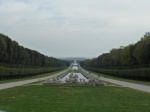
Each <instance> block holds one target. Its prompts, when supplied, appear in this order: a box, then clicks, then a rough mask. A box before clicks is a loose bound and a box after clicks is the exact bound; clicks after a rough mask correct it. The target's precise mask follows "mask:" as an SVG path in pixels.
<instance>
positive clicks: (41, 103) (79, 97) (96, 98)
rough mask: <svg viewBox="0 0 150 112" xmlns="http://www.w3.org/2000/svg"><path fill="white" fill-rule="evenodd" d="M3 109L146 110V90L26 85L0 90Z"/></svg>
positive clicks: (64, 111)
mask: <svg viewBox="0 0 150 112" xmlns="http://www.w3.org/2000/svg"><path fill="white" fill-rule="evenodd" d="M0 110H4V111H6V112H150V94H149V93H144V92H140V91H136V90H132V89H129V88H122V87H61V86H42V85H41V86H38V85H29V86H22V87H16V88H11V89H7V90H2V91H0Z"/></svg>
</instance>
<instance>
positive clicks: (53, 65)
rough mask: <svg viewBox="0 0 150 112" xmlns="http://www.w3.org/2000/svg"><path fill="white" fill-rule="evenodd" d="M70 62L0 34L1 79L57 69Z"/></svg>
mask: <svg viewBox="0 0 150 112" xmlns="http://www.w3.org/2000/svg"><path fill="white" fill-rule="evenodd" d="M67 66H69V63H68V62H66V61H62V60H59V59H56V58H53V57H48V56H45V55H43V54H41V53H39V52H37V51H35V50H30V49H28V48H24V47H23V46H21V45H19V44H18V43H17V42H16V41H13V40H11V38H9V37H8V36H6V35H4V34H0V79H3V78H12V76H13V77H15V78H16V76H17V77H20V75H21V76H27V75H28V76H29V75H33V74H34V75H36V74H39V73H47V72H51V71H56V70H59V69H63V68H65V67H67Z"/></svg>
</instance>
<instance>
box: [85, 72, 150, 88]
mask: <svg viewBox="0 0 150 112" xmlns="http://www.w3.org/2000/svg"><path fill="white" fill-rule="evenodd" d="M86 71H89V70H86ZM90 72H91V73H94V74H96V75H98V76H103V77H106V78H111V79H116V80H120V81H126V82H131V83H135V84H142V85H148V86H150V82H146V81H138V80H131V79H125V78H119V77H114V76H111V75H106V74H102V73H97V72H93V71H90Z"/></svg>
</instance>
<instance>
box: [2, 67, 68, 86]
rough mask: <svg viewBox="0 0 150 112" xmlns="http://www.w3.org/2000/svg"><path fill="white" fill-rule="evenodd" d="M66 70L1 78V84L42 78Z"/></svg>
mask: <svg viewBox="0 0 150 112" xmlns="http://www.w3.org/2000/svg"><path fill="white" fill-rule="evenodd" d="M64 70H66V69H63V70H59V71H55V72H51V73H46V74H39V75H36V76H31V77H25V78H19V79H8V80H0V84H3V83H9V82H16V81H22V80H30V79H35V78H42V77H46V76H49V75H52V74H55V73H58V72H61V71H64Z"/></svg>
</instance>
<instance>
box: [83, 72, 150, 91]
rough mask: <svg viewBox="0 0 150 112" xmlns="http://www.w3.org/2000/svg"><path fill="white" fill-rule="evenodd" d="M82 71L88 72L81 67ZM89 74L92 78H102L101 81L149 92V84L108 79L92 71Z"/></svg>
mask: <svg viewBox="0 0 150 112" xmlns="http://www.w3.org/2000/svg"><path fill="white" fill-rule="evenodd" d="M82 71H83V72H85V73H87V74H89V72H88V71H86V70H83V69H82ZM90 75H91V76H92V77H94V78H98V79H100V80H103V81H107V82H110V83H113V84H117V85H121V86H123V87H128V88H132V89H136V90H140V91H144V92H148V93H150V86H146V85H141V84H134V83H130V82H125V81H119V80H114V79H109V78H104V77H98V76H97V75H95V74H93V73H90Z"/></svg>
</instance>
